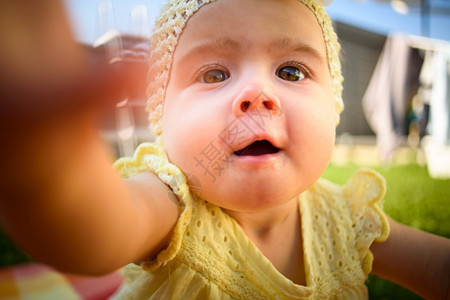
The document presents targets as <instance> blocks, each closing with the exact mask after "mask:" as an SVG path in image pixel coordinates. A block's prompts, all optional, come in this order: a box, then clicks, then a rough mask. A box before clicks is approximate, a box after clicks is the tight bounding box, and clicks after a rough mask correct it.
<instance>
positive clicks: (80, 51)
mask: <svg viewBox="0 0 450 300" xmlns="http://www.w3.org/2000/svg"><path fill="white" fill-rule="evenodd" d="M0 45H2V46H1V47H0V66H1V67H0V101H1V108H0V120H2V121H0V122H2V123H3V124H2V125H6V126H10V125H11V123H17V124H14V126H20V124H23V123H24V122H25V121H31V123H35V122H36V121H39V120H40V119H47V118H51V117H52V116H54V115H56V114H61V113H63V114H64V113H68V112H70V113H71V112H73V111H74V110H75V111H76V110H78V109H79V108H80V107H85V106H86V105H88V106H92V105H94V104H95V105H97V104H105V103H106V104H109V105H113V104H114V103H115V102H117V101H119V100H120V98H121V96H123V91H124V88H125V87H126V86H129V87H132V88H136V82H138V83H142V81H143V80H144V79H145V70H143V69H142V67H140V69H139V70H138V69H137V68H135V67H134V66H127V67H126V68H124V66H123V65H121V66H117V65H116V66H111V65H108V64H107V62H106V59H102V55H99V56H98V57H90V56H92V54H91V53H93V51H87V50H88V48H87V47H83V46H81V45H80V44H77V43H76V42H75V41H74V40H73V39H72V35H71V32H70V28H69V25H68V22H67V19H66V17H65V13H64V9H63V6H62V4H61V3H60V1H58V0H43V1H25V0H17V1H1V2H0ZM143 74H144V76H143ZM137 79H139V80H137ZM2 127H3V126H2Z"/></svg>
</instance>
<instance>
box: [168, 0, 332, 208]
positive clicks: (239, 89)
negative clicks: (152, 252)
mask: <svg viewBox="0 0 450 300" xmlns="http://www.w3.org/2000/svg"><path fill="white" fill-rule="evenodd" d="M164 105H165V106H164V112H163V141H164V144H165V146H166V148H167V153H168V155H169V159H170V160H171V161H172V162H173V163H175V164H176V165H178V166H179V167H180V168H181V169H182V170H183V171H184V173H185V174H186V175H187V177H188V179H189V181H190V184H192V185H193V186H194V190H195V191H198V192H199V193H200V192H201V195H200V196H201V197H202V198H204V199H205V200H208V201H210V202H212V203H214V204H217V205H219V206H221V207H224V208H226V209H229V210H238V211H258V210H262V209H268V208H271V207H274V206H276V205H280V204H282V203H285V202H286V201H289V200H290V199H292V198H294V197H295V196H297V195H298V194H300V193H301V192H303V191H304V190H305V189H307V188H308V187H310V186H311V185H312V184H313V183H314V182H315V181H316V180H317V179H318V178H319V177H320V175H321V174H322V172H323V171H324V170H325V168H326V167H327V165H328V162H329V160H330V157H331V153H332V149H333V145H334V138H335V105H334V98H333V89H332V81H331V76H330V74H329V70H328V63H327V59H326V48H325V42H324V40H323V35H322V31H321V28H320V26H319V24H318V23H317V20H316V18H315V16H314V15H313V13H312V12H311V11H310V10H309V9H308V8H307V7H306V6H304V5H303V4H301V3H300V2H298V1H297V0H245V1H243V0H220V1H217V2H214V3H212V4H209V5H206V6H205V7H203V8H201V9H200V10H199V11H198V12H197V13H196V14H195V15H194V16H193V17H192V18H191V19H190V20H189V21H188V23H187V26H186V28H185V30H184V32H183V34H182V35H181V37H180V40H179V44H178V46H177V49H176V51H175V55H174V60H173V68H172V73H171V77H170V82H169V85H168V88H167V93H166V100H165V104H164Z"/></svg>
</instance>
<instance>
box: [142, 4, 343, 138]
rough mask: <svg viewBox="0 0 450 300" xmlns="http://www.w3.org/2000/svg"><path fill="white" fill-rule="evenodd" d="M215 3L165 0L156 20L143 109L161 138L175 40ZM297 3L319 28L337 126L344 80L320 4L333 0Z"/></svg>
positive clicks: (334, 38)
mask: <svg viewBox="0 0 450 300" xmlns="http://www.w3.org/2000/svg"><path fill="white" fill-rule="evenodd" d="M214 1H217V0H168V1H167V3H166V5H165V6H164V7H163V9H162V10H161V13H160V15H159V17H158V19H157V20H156V23H155V27H154V28H153V35H152V41H151V52H150V60H149V63H150V69H149V76H148V80H149V85H148V87H147V95H149V99H148V101H147V108H146V110H147V111H148V112H149V120H150V129H151V131H152V132H153V134H154V135H156V136H160V135H161V133H162V125H161V119H162V113H163V106H164V98H165V95H166V88H167V85H168V83H169V78H170V72H171V68H172V59H173V55H174V52H175V49H176V46H177V43H178V39H179V37H180V35H181V33H182V32H183V28H184V27H185V25H186V22H187V21H188V20H189V18H190V17H191V16H193V15H194V14H195V12H197V11H198V10H199V9H200V8H201V7H202V6H203V5H206V4H209V3H211V2H214ZM298 1H299V2H302V3H303V4H304V5H306V6H307V7H308V8H309V9H310V10H311V11H312V12H313V13H314V14H315V16H316V18H317V21H318V22H319V25H320V26H321V28H322V32H323V36H324V39H325V44H326V48H327V57H328V65H329V68H330V74H331V77H332V79H333V88H334V96H335V98H336V115H337V116H336V122H337V123H336V124H338V123H339V119H340V113H341V112H342V110H343V109H344V104H343V101H342V81H343V77H342V74H341V63H340V60H339V51H340V45H339V43H338V39H337V36H336V33H335V32H334V30H333V27H332V24H331V21H330V18H329V17H328V15H327V13H326V11H325V9H324V8H323V5H328V4H329V3H331V2H332V1H333V0H298Z"/></svg>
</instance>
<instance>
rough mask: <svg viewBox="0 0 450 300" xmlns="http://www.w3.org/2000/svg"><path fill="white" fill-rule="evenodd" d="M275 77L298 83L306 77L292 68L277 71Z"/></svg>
mask: <svg viewBox="0 0 450 300" xmlns="http://www.w3.org/2000/svg"><path fill="white" fill-rule="evenodd" d="M277 76H278V77H280V78H281V79H283V80H286V81H300V80H302V79H304V78H305V77H306V76H305V73H303V72H302V71H301V70H299V69H298V68H296V67H292V66H287V67H282V68H280V69H278V71H277Z"/></svg>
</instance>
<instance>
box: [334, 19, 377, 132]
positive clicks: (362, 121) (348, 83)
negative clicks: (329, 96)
mask: <svg viewBox="0 0 450 300" xmlns="http://www.w3.org/2000/svg"><path fill="white" fill-rule="evenodd" d="M334 26H335V30H336V33H337V35H338V36H339V41H340V43H341V47H342V72H343V75H344V78H345V80H344V93H343V98H344V104H345V110H344V112H343V113H342V116H341V123H340V124H339V126H338V128H337V133H338V134H342V133H349V134H351V135H374V133H373V131H372V130H371V129H370V127H369V125H368V124H367V121H366V118H365V116H364V112H363V110H362V105H361V102H362V98H363V96H364V93H365V91H366V88H367V85H368V84H369V81H370V78H371V76H372V73H373V71H374V69H375V66H376V64H377V61H378V57H379V56H380V53H381V50H382V48H383V45H384V42H385V40H386V36H383V35H379V34H376V33H373V32H370V31H365V30H362V29H360V28H356V27H352V26H350V25H346V24H343V23H339V22H335V23H334Z"/></svg>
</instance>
